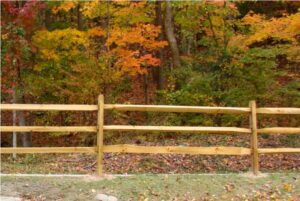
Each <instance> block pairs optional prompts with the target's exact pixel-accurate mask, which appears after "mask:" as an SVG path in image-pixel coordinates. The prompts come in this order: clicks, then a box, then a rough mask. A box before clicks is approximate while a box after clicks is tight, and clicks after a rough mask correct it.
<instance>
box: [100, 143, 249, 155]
mask: <svg viewBox="0 0 300 201" xmlns="http://www.w3.org/2000/svg"><path fill="white" fill-rule="evenodd" d="M103 151H104V152H116V153H148V154H170V153H174V154H207V155H249V154H250V152H251V151H250V149H248V148H243V147H180V146H165V147H163V146H136V145H128V144H123V145H105V146H104V148H103Z"/></svg>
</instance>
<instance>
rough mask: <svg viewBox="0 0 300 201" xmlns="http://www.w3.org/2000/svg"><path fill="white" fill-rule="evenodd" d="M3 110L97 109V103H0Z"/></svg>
mask: <svg viewBox="0 0 300 201" xmlns="http://www.w3.org/2000/svg"><path fill="white" fill-rule="evenodd" d="M0 109H1V110H23V111H28V110H30V111H96V110H98V107H97V105H62V104H0Z"/></svg>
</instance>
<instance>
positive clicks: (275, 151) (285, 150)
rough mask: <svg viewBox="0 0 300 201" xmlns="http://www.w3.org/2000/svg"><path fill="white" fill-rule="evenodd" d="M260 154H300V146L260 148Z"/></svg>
mask: <svg viewBox="0 0 300 201" xmlns="http://www.w3.org/2000/svg"><path fill="white" fill-rule="evenodd" d="M258 153H260V154H294V153H299V154H300V148H260V149H258Z"/></svg>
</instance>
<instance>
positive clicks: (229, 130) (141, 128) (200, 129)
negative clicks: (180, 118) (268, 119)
mask: <svg viewBox="0 0 300 201" xmlns="http://www.w3.org/2000/svg"><path fill="white" fill-rule="evenodd" d="M103 129H104V130H112V131H149V132H151V131H152V132H153V131H154V132H156V131H161V132H192V133H201V132H202V133H250V129H248V128H237V127H189V126H130V125H107V126H104V127H103ZM0 131H1V132H14V131H15V132H97V127H96V126H1V127H0Z"/></svg>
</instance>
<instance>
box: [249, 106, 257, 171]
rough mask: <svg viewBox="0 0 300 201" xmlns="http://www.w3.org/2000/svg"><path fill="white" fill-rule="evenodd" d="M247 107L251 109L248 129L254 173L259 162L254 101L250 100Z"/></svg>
mask: <svg viewBox="0 0 300 201" xmlns="http://www.w3.org/2000/svg"><path fill="white" fill-rule="evenodd" d="M249 107H250V110H251V115H250V129H251V165H252V171H253V174H254V175H258V174H259V162H258V150H257V149H258V140H257V114H256V102H255V101H250V103H249Z"/></svg>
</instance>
